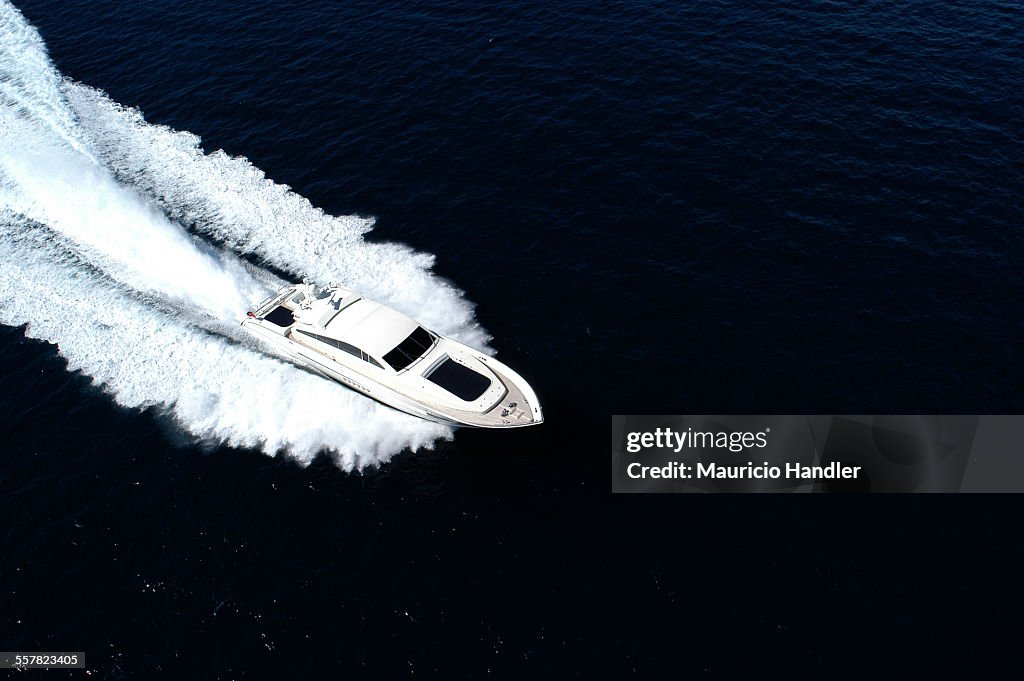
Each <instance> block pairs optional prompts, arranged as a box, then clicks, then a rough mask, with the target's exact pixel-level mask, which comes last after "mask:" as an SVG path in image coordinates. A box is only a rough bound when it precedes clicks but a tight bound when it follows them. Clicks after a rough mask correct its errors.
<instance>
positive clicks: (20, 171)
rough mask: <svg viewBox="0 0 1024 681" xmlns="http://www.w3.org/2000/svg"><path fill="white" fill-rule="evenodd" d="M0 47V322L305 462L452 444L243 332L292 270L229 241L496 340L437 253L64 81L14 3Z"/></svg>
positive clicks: (148, 395) (449, 329) (211, 434)
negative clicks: (436, 270)
mask: <svg viewBox="0 0 1024 681" xmlns="http://www.w3.org/2000/svg"><path fill="white" fill-rule="evenodd" d="M0 52H2V55H3V62H2V64H0V152H2V153H0V259H2V261H3V262H4V263H5V266H4V267H3V268H2V269H0V300H2V302H0V323H4V324H9V325H26V329H27V330H26V333H27V335H29V336H31V337H34V338H39V339H43V340H47V341H50V342H52V343H55V344H57V346H58V347H59V351H60V353H61V355H62V356H64V357H65V358H66V359H67V362H68V366H69V369H71V370H78V371H81V372H83V373H84V374H85V375H88V376H90V377H91V378H92V379H93V380H94V381H95V382H96V383H97V384H98V385H100V386H102V387H103V389H104V390H106V391H107V392H109V393H110V394H111V395H112V396H113V398H114V399H115V400H116V401H117V402H118V403H119V404H121V405H124V406H126V407H131V408H146V407H155V408H158V409H161V410H164V411H166V412H167V413H168V414H169V415H171V416H172V417H173V418H174V420H175V421H176V422H177V423H179V424H180V426H181V427H182V428H183V429H184V430H185V431H186V432H188V433H189V434H191V435H192V436H193V437H195V438H197V439H199V440H209V441H213V442H217V443H227V444H230V445H234V446H244V447H259V448H262V449H263V450H264V451H266V452H267V453H270V454H273V453H277V452H279V451H284V452H287V453H288V454H290V455H291V456H293V457H295V458H296V459H298V460H300V461H309V460H310V459H311V458H312V457H313V456H315V455H316V454H317V453H318V452H320V451H325V450H326V451H328V452H331V453H332V454H333V455H334V456H335V458H336V459H337V460H338V462H339V464H340V465H341V466H343V467H344V468H346V469H351V468H353V467H358V466H363V465H367V464H371V463H377V462H380V461H383V460H386V459H387V458H389V457H390V456H392V455H394V454H395V453H396V452H399V451H402V450H403V449H416V448H421V447H429V446H431V444H432V443H433V442H435V441H436V440H438V439H443V438H450V437H451V434H452V433H451V430H450V429H448V428H446V427H443V426H440V425H437V424H432V423H428V422H425V421H422V420H419V419H416V418H414V417H411V416H408V415H405V414H402V413H399V412H397V411H394V410H392V409H390V408H387V407H384V406H382V405H380V404H378V403H376V402H373V401H371V400H369V399H367V398H365V397H363V396H361V395H358V394H356V393H354V392H352V391H349V390H347V389H346V388H344V387H342V386H340V385H337V384H335V383H332V382H329V381H326V380H324V379H322V378H319V377H317V376H314V375H312V374H310V373H308V372H306V371H304V370H302V369H300V368H297V367H295V366H293V365H291V364H288V363H286V362H283V361H281V360H279V359H276V358H274V357H273V356H271V355H267V354H266V353H265V352H260V351H259V350H258V349H256V347H255V346H254V345H253V344H251V342H250V341H248V340H247V339H245V338H244V337H242V336H240V335H238V334H237V320H238V318H240V316H241V314H244V306H245V305H246V304H247V303H249V302H252V299H253V297H259V296H261V295H263V294H264V293H266V292H268V291H270V290H272V289H273V288H274V287H275V286H276V285H278V284H279V283H280V281H279V280H278V279H277V278H276V277H274V275H272V274H270V273H269V272H266V271H262V270H260V269H258V268H256V267H254V266H252V265H250V264H248V263H246V262H244V261H242V260H241V259H240V258H238V257H237V256H236V255H235V254H234V253H233V252H232V249H233V250H236V251H240V252H243V253H250V254H253V255H254V256H255V257H257V258H258V259H262V260H263V261H265V262H267V263H271V264H273V265H274V266H275V267H276V268H278V269H281V270H285V271H289V272H292V273H293V274H297V273H307V274H310V275H312V276H314V277H316V278H319V279H321V280H328V279H334V280H337V281H344V282H345V283H347V284H349V285H350V286H353V287H357V288H358V289H359V290H360V292H361V293H364V294H366V295H368V296H370V297H374V298H377V299H379V300H382V301H383V302H386V303H389V304H392V305H394V306H396V307H398V308H400V309H402V310H404V311H406V312H408V313H410V314H412V315H413V316H414V317H417V318H418V319H420V320H421V321H423V322H425V323H426V324H428V325H429V326H432V327H434V328H437V329H438V330H441V331H443V332H446V333H448V334H450V335H453V336H455V337H456V338H458V339H460V340H463V341H466V342H469V343H471V344H474V345H476V346H478V347H486V342H487V335H486V332H485V331H483V330H482V329H481V328H480V327H479V326H478V325H477V324H476V322H475V320H474V319H473V314H472V306H471V305H470V304H469V303H468V302H467V301H466V300H465V299H464V297H463V295H462V293H461V292H460V291H459V290H458V289H456V288H455V287H454V286H452V285H451V284H450V283H448V282H446V281H444V280H442V279H440V278H438V277H436V276H435V275H433V274H432V273H431V272H430V271H429V269H430V266H431V265H432V262H433V259H432V257H431V256H429V255H426V254H422V253H416V252H414V251H412V250H411V249H409V248H407V247H405V246H401V245H396V244H371V243H368V242H366V241H364V239H363V234H364V233H365V232H366V231H367V230H368V229H369V228H370V226H371V222H370V221H368V220H364V219H362V218H356V217H333V216H329V215H326V214H324V213H323V212H322V211H320V210H318V209H316V208H314V207H313V206H311V205H310V204H309V202H308V201H306V200H305V199H304V198H302V197H300V196H298V195H297V194H295V193H294V192H291V191H290V190H289V189H288V188H287V187H283V186H281V185H277V184H274V183H273V182H271V181H270V180H268V179H266V178H265V177H264V175H263V173H262V172H261V171H259V170H258V169H256V168H255V167H253V166H252V165H251V164H250V163H249V162H248V161H247V160H245V159H242V158H229V157H228V156H226V155H225V154H223V153H220V152H218V153H214V154H210V155H207V154H205V153H203V151H202V150H201V149H200V148H199V144H198V139H197V138H195V137H194V136H192V135H190V134H188V133H182V132H176V131H173V130H170V129H168V128H164V127H161V126H152V125H149V124H147V123H146V122H145V120H144V119H143V118H142V116H141V114H140V113H139V112H138V111H135V110H132V109H126V108H123V107H121V106H119V105H117V104H116V103H114V102H112V101H111V100H110V99H109V98H108V97H106V95H105V94H103V93H102V92H100V91H98V90H95V89H92V88H89V87H87V86H84V85H81V84H78V83H73V82H70V81H67V80H65V79H64V78H63V77H62V76H61V75H60V74H59V72H58V71H57V70H56V69H55V68H54V67H53V65H52V64H51V63H50V61H49V58H48V57H47V55H46V51H45V46H44V44H43V42H42V40H41V39H40V38H39V36H38V34H37V32H36V31H35V29H34V28H33V27H31V26H30V25H29V24H28V23H27V22H26V21H25V20H24V18H23V17H22V16H21V14H20V13H19V12H18V10H16V9H15V8H14V7H12V6H11V5H10V4H9V3H7V2H0ZM168 215H169V216H171V218H174V219H168ZM182 224H184V225H187V226H188V227H190V228H192V229H193V230H194V231H195V232H196V233H198V234H200V235H202V236H205V237H207V238H208V239H211V240H212V242H213V243H210V242H207V241H203V240H201V239H199V238H197V237H196V236H195V235H190V234H189V233H188V232H187V230H185V229H184V228H183V227H182Z"/></svg>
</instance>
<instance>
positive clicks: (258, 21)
mask: <svg viewBox="0 0 1024 681" xmlns="http://www.w3.org/2000/svg"><path fill="white" fill-rule="evenodd" d="M16 4H17V6H18V7H19V8H20V9H21V11H22V12H23V13H24V15H25V17H26V19H27V20H28V21H29V22H31V24H33V25H34V26H36V27H37V28H38V30H39V33H40V34H41V36H42V38H43V39H44V40H45V42H46V46H47V48H48V50H49V54H50V57H51V58H52V60H53V62H54V64H55V65H56V67H57V68H58V69H59V70H60V71H61V72H62V73H63V74H64V75H66V76H67V77H69V78H72V79H74V80H77V81H80V82H82V83H85V84H88V85H90V86H92V87H95V88H99V89H102V90H103V91H105V92H106V93H107V94H108V95H109V97H110V98H111V99H112V100H113V101H115V102H119V103H121V104H124V105H126V106H136V107H139V108H140V109H141V110H142V111H143V112H144V114H145V116H146V119H147V120H148V121H149V122H150V123H157V124H164V125H168V126H171V127H173V128H175V129H178V130H187V131H190V132H192V133H194V134H196V135H199V136H200V137H201V138H202V140H203V147H204V148H205V149H206V150H207V151H214V150H216V149H224V150H225V151H227V152H228V153H229V154H232V155H239V156H245V157H247V158H248V159H249V160H250V161H251V162H252V163H253V165H255V166H256V167H258V168H260V169H262V170H263V171H264V172H265V173H266V174H267V176H268V177H270V178H272V179H273V180H274V181H276V182H279V183H283V184H287V185H289V186H291V187H292V188H294V190H295V191H296V192H297V193H298V194H300V195H302V196H305V197H307V198H308V199H309V200H310V201H311V202H312V203H313V204H314V205H316V206H319V207H321V208H322V209H323V210H325V211H326V212H328V213H331V214H335V215H350V214H356V215H363V216H373V217H375V218H376V225H375V228H374V230H373V232H372V233H371V234H370V236H369V238H370V239H372V240H377V241H396V242H401V243H405V244H408V245H410V246H411V247H413V248H415V249H417V250H419V251H424V252H429V253H432V254H435V255H436V258H437V259H436V264H435V266H434V271H435V272H436V273H438V274H439V275H441V276H443V277H445V278H446V279H448V280H449V281H451V282H452V283H453V284H454V285H455V286H457V287H458V288H459V289H461V290H462V291H464V292H465V295H466V297H467V298H468V299H469V300H471V301H472V302H474V303H475V304H476V305H477V308H476V318H477V320H478V321H479V322H480V323H481V324H482V325H483V326H484V327H485V328H486V329H487V330H488V331H489V332H490V334H491V335H492V336H493V338H494V340H493V341H492V344H493V345H494V347H496V348H498V349H499V350H500V352H501V357H502V358H503V359H504V360H506V361H508V362H509V363H510V364H512V365H513V366H514V367H516V368H517V369H518V370H519V371H520V372H521V373H523V374H524V376H526V377H527V378H528V379H530V381H531V383H532V384H533V385H534V387H535V388H536V390H537V392H538V394H539V395H540V398H541V400H542V402H543V404H544V406H545V412H546V416H547V419H548V421H547V423H545V424H544V425H543V426H542V427H540V428H535V429H528V430H526V431H522V432H514V433H481V432H469V431H462V432H459V433H458V434H457V435H456V437H455V440H454V441H453V442H441V443H439V444H438V445H437V446H436V448H435V449H434V450H421V451H418V452H414V453H411V452H406V453H404V454H400V455H398V456H397V457H395V458H393V459H392V460H391V461H390V462H388V463H386V464H385V465H384V466H382V467H380V468H370V469H367V470H364V471H362V472H360V473H346V472H343V471H341V470H339V468H338V467H337V466H336V465H335V464H334V463H333V462H332V461H331V459H330V457H327V456H324V457H321V458H319V459H318V460H317V461H315V462H314V463H313V464H312V465H310V466H309V467H302V466H299V465H298V464H296V463H294V462H293V461H292V460H291V459H289V458H288V457H287V456H284V455H278V456H277V457H274V458H271V457H267V456H265V455H264V454H263V453H261V452H258V451H255V450H245V449H233V448H229V447H223V446H218V445H216V443H209V442H203V443H200V442H196V441H195V439H194V438H192V437H190V436H189V435H187V434H186V433H184V432H182V431H181V430H180V429H179V428H177V427H176V426H175V424H174V423H172V422H171V421H170V419H168V418H167V417H166V416H165V415H164V413H163V412H162V410H161V409H160V408H159V407H154V408H150V409H147V410H145V411H141V412H140V411H137V410H132V409H125V408H121V407H118V406H116V405H115V404H114V403H113V402H112V400H111V399H110V397H109V396H107V395H106V394H105V393H104V392H103V391H102V390H100V389H98V388H97V387H95V386H94V385H92V383H91V381H90V378H89V377H88V376H86V375H83V374H82V373H79V372H75V373H69V372H68V371H67V370H66V368H65V362H64V360H63V359H62V358H61V357H60V356H59V355H58V352H57V349H56V348H54V347H53V346H52V345H47V344H44V343H41V342H39V341H37V340H27V339H26V338H25V336H24V334H23V332H22V330H21V329H18V328H12V327H3V328H2V330H0V375H3V377H4V378H3V386H4V390H3V391H2V393H3V394H2V396H0V409H2V413H3V415H4V418H3V419H2V420H0V445H2V450H3V454H2V457H0V549H2V550H0V648H3V649H5V650H19V649H20V650H27V649H40V650H58V649H74V650H83V651H86V654H87V661H88V665H89V667H90V668H91V669H93V670H94V671H95V672H97V673H98V675H99V676H100V677H101V678H149V677H151V676H152V675H153V673H154V672H155V671H156V670H162V671H165V672H169V673H170V674H171V675H172V676H173V677H179V678H181V677H185V676H187V677H189V678H191V677H196V678H225V679H226V678H270V677H271V676H273V677H274V678H299V677H314V676H320V675H326V674H329V675H331V676H332V677H336V678H371V679H380V678H397V677H410V678H418V677H428V678H445V679H451V678H482V677H487V676H496V677H503V678H525V677H552V678H566V677H577V676H578V677H581V678H615V679H618V678H627V677H632V676H637V677H645V676H648V677H649V676H653V675H655V674H657V675H661V676H665V675H670V676H671V678H686V679H689V678H749V677H751V676H757V677H764V676H767V677H769V678H777V677H784V678H877V677H888V676H892V677H900V678H908V677H910V678H912V677H915V676H919V675H924V674H929V675H931V676H932V677H934V676H940V677H960V678H962V677H964V676H967V675H975V674H977V673H979V672H978V670H979V668H981V667H995V666H998V665H1003V664H1006V665H1010V664H1016V665H1018V666H1019V664H1020V663H1021V659H1020V652H1019V646H1010V645H1005V644H1006V643H1007V642H1009V641H1011V640H1012V637H1013V636H1014V635H1018V636H1019V632H1020V631H1021V627H1022V625H1024V619H1022V617H1024V615H1022V609H1021V597H1020V589H1019V584H1018V582H1019V576H1018V573H1019V572H1020V569H1021V565H1022V559H1024V541H1022V540H1021V537H1020V533H1019V531H1018V530H1017V526H1018V524H1019V523H1018V520H1017V519H1018V518H1019V514H1020V511H1019V508H1018V501H1017V500H1015V499H1013V498H1010V497H1006V498H994V497H990V498H967V497H963V498H935V497H932V498H923V497H920V498H918V497H904V498H867V497H864V498H827V499H826V498H814V499H795V498H794V499H790V498H785V497H783V498H775V497H772V498H769V497H756V498H755V497H713V498H712V497H708V498H697V497H685V498H684V497H671V498H669V497H651V498H640V497H629V498H616V497H612V496H611V495H610V494H609V488H610V484H609V475H608V474H609V470H608V468H609V447H608V444H607V443H608V435H609V429H610V415H611V414H615V413H747V412H749V413H802V412H806V413H845V412H854V413H886V412H893V413H905V412H923V413H928V412H933V413H934V412H942V413H958V412H967V413H1019V412H1021V411H1022V410H1024V398H1022V394H1021V390H1020V386H1021V377H1022V376H1024V362H1022V360H1021V355H1022V352H1021V350H1022V342H1021V339H1022V337H1024V314H1022V313H1024V304H1022V301H1024V284H1022V279H1021V276H1020V271H1019V265H1018V263H1019V261H1020V259H1021V257H1022V256H1024V211H1022V210H1021V204H1020V196H1021V193H1022V190H1024V142H1022V139H1021V130H1022V129H1024V59H1022V55H1024V44H1022V43H1024V41H1022V36H1024V11H1022V8H1021V5H1020V4H1019V3H1017V2H1004V1H997V0H985V1H981V2H945V3H934V2H918V1H907V2H900V3H883V2H858V3H849V4H846V3H835V2H818V1H814V2H801V3H794V2H791V3H764V2H727V1H721V0H719V1H711V2H690V3H685V2H680V3H665V2H629V3H622V2H615V3H583V2H567V3H557V4H552V3H541V2H532V1H523V2H509V3H501V4H496V3H476V2H474V3H455V2H405V3H379V2H346V3H334V2H324V1H310V2H305V3H300V4H295V5H282V4H281V3H270V2H264V1H261V0H246V1H242V2H217V1H214V2H210V1H207V2H175V3H169V2H150V3H132V2H123V1H121V2H113V1H109V0H96V1H94V2H90V3H87V4H81V3H68V2H53V1H47V0H20V1H19V2H17V3H16ZM282 274H287V275H292V276H295V275H298V274H301V273H298V272H283V273H282ZM4 293H5V295H6V294H8V293H9V292H4ZM240 370H241V369H240ZM883 659H884V660H885V664H884V666H882V664H881V661H882V660H883Z"/></svg>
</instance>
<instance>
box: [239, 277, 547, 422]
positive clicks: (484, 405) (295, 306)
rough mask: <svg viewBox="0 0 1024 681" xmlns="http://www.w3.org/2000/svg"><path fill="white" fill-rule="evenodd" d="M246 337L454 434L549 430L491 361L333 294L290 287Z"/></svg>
mask: <svg viewBox="0 0 1024 681" xmlns="http://www.w3.org/2000/svg"><path fill="white" fill-rule="evenodd" d="M242 328H244V329H245V330H246V331H248V332H249V333H251V334H252V335H254V336H256V337H257V338H259V339H260V340H262V341H264V342H266V343H268V344H270V345H271V346H272V347H273V348H274V349H276V350H277V351H278V352H280V353H281V354H283V355H285V356H286V357H288V358H289V359H291V360H292V361H294V362H295V363H297V364H299V365H301V366H304V367H307V368H309V369H311V370H313V371H314V372H316V373H318V374H321V375H322V376H325V377H327V378H330V379H332V380H335V381H338V382H339V383H341V384H343V385H346V386H348V387H349V388H352V389H353V390H357V391H359V392H361V393H363V394H364V395H367V396H369V397H372V398H373V399H375V400H378V401H379V402H383V403H384V404H387V405H389V406H391V407H394V408H395V409H400V410H401V411H404V412H406V413H409V414H413V415H414V416H419V417H421V418H425V419H428V420H431V421H437V422H440V423H445V424H449V425H455V426H473V427H477V428H515V427H519V426H530V425H534V424H537V423H541V422H542V421H543V420H544V416H543V414H542V412H541V408H540V402H539V401H538V400H537V395H536V394H535V393H534V392H533V389H532V388H531V387H530V386H529V384H528V383H527V382H526V381H525V380H523V378H522V377H521V376H520V375H519V374H517V373H516V372H514V371H512V369H510V368H508V367H507V366H505V365H504V364H502V363H501V362H499V361H498V360H496V359H494V358H493V357H488V356H487V355H484V354H483V353H481V352H479V351H477V350H474V349H472V348H470V347H469V346H466V345H463V344H462V343H459V342H457V341H454V340H452V339H451V338H447V337H445V336H442V335H441V334H438V333H434V332H433V331H429V330H427V329H425V328H423V327H422V326H420V325H419V324H418V323H417V322H416V321H414V320H413V319H411V318H409V317H407V316H406V315H404V314H402V313H401V312H398V311H397V310H393V309H391V308H390V307H387V306H385V305H381V304H380V303H375V302H373V301H372V300H367V299H366V298H362V297H360V296H358V295H356V294H355V293H353V292H352V291H349V290H348V289H345V288H342V287H341V286H337V285H335V284H331V285H328V286H323V287H317V286H315V285H313V284H310V283H302V284H290V285H287V286H284V287H282V288H281V289H280V290H278V292H277V293H276V294H274V295H273V296H271V297H269V298H267V299H266V300H264V301H263V302H262V303H260V304H259V305H257V306H256V307H254V308H253V309H251V310H250V311H249V314H248V316H247V318H246V319H245V320H244V321H243V322H242Z"/></svg>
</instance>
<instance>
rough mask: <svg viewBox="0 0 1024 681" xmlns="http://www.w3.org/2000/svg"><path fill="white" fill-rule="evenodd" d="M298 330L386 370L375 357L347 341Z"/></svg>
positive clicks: (304, 334)
mask: <svg viewBox="0 0 1024 681" xmlns="http://www.w3.org/2000/svg"><path fill="white" fill-rule="evenodd" d="M296 330H297V331H298V332H299V333H301V334H302V335H303V336H309V337H310V338H312V339H314V340H318V341H320V342H321V343H325V344H327V345H330V346H331V347H335V348H338V349H339V350H344V351H345V352H347V353H348V354H350V355H352V356H353V357H358V358H359V359H361V360H363V361H364V362H369V363H370V364H372V365H374V366H376V367H380V368H381V369H383V368H384V367H381V366H380V362H378V361H377V360H375V359H374V358H373V357H370V356H369V355H368V354H366V353H365V352H363V351H362V350H360V349H359V348H357V347H356V346H354V345H349V344H348V343H346V342H345V341H340V340H338V339H336V338H328V337H327V336H320V335H318V334H315V333H310V332H309V331H303V330H302V329H296Z"/></svg>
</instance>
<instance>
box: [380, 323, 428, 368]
mask: <svg viewBox="0 0 1024 681" xmlns="http://www.w3.org/2000/svg"><path fill="white" fill-rule="evenodd" d="M433 344H434V339H433V337H432V336H431V335H430V333H429V332H428V331H427V330H426V329H424V328H423V327H422V326H417V327H416V330H415V331H413V332H412V333H410V334H409V337H408V338H406V339H405V340H404V341H402V342H401V343H399V344H398V346H397V347H396V348H395V349H394V350H392V351H391V352H389V353H388V354H386V355H384V361H385V362H387V363H388V364H390V365H391V367H392V368H393V369H394V370H395V371H401V370H402V369H405V368H406V367H408V366H409V365H410V364H412V363H413V362H415V361H416V360H418V359H419V358H420V357H422V356H423V355H424V354H426V352H427V350H429V349H430V346H431V345H433Z"/></svg>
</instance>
